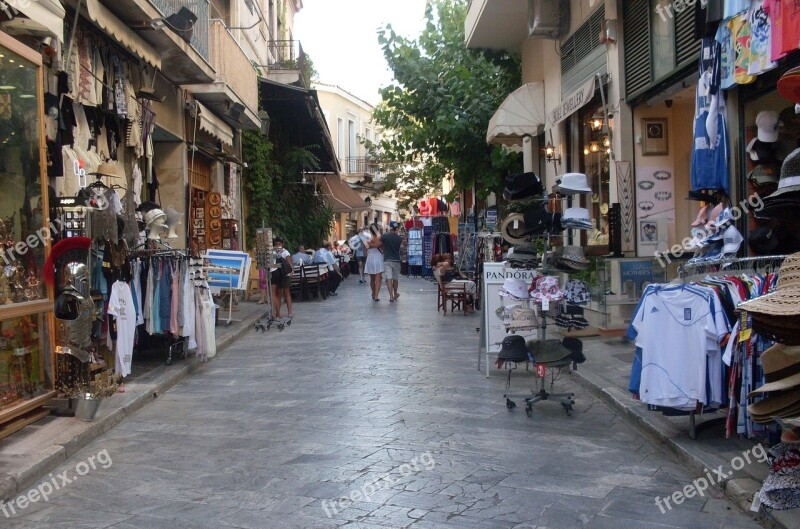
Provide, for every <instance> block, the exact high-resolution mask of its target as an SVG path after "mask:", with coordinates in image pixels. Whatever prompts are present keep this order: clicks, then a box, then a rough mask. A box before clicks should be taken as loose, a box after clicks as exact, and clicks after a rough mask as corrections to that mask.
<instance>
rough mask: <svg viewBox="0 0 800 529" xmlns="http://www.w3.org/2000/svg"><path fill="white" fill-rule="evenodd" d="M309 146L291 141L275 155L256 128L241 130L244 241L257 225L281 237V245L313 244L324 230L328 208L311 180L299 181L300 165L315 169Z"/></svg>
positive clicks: (328, 221) (326, 232) (323, 236)
mask: <svg viewBox="0 0 800 529" xmlns="http://www.w3.org/2000/svg"><path fill="white" fill-rule="evenodd" d="M314 147H315V146H314V145H310V146H308V147H306V148H304V147H294V148H291V149H289V150H288V151H286V152H285V153H284V154H283V155H282V156H281V155H279V154H278V153H277V152H276V149H275V148H274V146H273V144H272V143H270V142H269V141H267V139H266V138H265V137H264V136H262V135H261V134H260V133H259V132H257V131H243V132H242V154H243V156H244V161H246V162H247V169H246V170H245V173H244V175H243V178H244V180H243V185H244V189H245V192H246V198H247V206H248V209H247V238H248V247H252V246H253V242H254V241H253V239H254V238H255V235H256V230H257V229H258V228H260V227H262V226H268V227H271V228H272V229H273V234H274V235H276V236H277V235H280V236H282V237H283V238H284V239H286V247H287V248H291V247H294V246H297V245H299V244H303V245H305V246H308V247H310V248H317V247H318V246H319V245H320V243H321V242H322V241H324V240H325V239H326V238H327V237H328V235H330V232H331V227H332V224H333V210H332V209H331V207H330V205H328V204H327V203H326V202H325V199H324V197H323V195H321V194H319V193H315V189H314V186H313V185H303V184H301V178H302V174H303V171H315V170H318V169H319V160H317V157H316V156H314V154H313V153H312V152H311V151H310V149H312V148H314Z"/></svg>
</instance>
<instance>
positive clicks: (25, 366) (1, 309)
mask: <svg viewBox="0 0 800 529" xmlns="http://www.w3.org/2000/svg"><path fill="white" fill-rule="evenodd" d="M40 57H41V55H40V54H38V53H36V52H35V51H34V50H30V49H29V48H26V47H25V46H22V45H20V44H19V43H18V42H17V41H15V40H13V39H11V38H10V37H7V36H6V35H5V34H3V33H2V32H0V185H2V189H3V192H2V194H0V252H2V260H1V261H0V438H2V437H3V436H4V435H5V434H6V433H7V432H13V431H15V430H14V428H15V426H14V421H26V420H28V419H29V418H30V414H38V415H35V416H34V418H35V417H39V416H42V415H44V414H47V412H44V411H41V410H38V411H33V410H36V408H37V406H41V405H42V404H43V403H44V402H45V401H46V400H47V399H49V398H50V397H51V396H52V394H53V393H52V392H51V391H49V390H50V389H51V388H52V380H53V365H52V357H51V356H50V353H51V348H50V342H49V340H47V339H46V337H47V336H48V333H47V331H46V327H47V321H48V313H49V311H51V310H52V301H50V299H49V297H48V293H47V290H46V289H45V287H44V284H43V281H42V275H43V265H44V260H45V256H46V255H45V254H46V252H45V250H46V246H47V245H48V244H49V241H50V240H51V237H52V236H54V235H55V233H53V232H51V231H50V230H49V229H47V224H48V218H47V211H46V208H47V205H48V204H47V200H46V196H44V194H43V192H44V190H45V189H46V188H45V187H44V184H45V182H43V175H44V168H45V163H46V161H45V159H43V157H42V155H43V152H44V149H43V146H44V137H43V136H42V130H43V127H42V125H43V123H42V121H41V119H42V110H41V109H42V108H44V102H43V100H42V92H41V88H42V87H41V78H40V76H41V72H40V69H41V63H40ZM45 125H46V127H47V130H52V128H53V127H55V124H54V123H50V122H48V123H45ZM20 418H21V419H20ZM17 424H21V423H19V422H18V423H17ZM9 425H10V426H9Z"/></svg>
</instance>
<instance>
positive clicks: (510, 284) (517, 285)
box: [500, 277, 530, 299]
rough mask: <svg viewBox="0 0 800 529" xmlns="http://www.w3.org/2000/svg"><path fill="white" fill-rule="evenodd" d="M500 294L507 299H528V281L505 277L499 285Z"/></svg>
mask: <svg viewBox="0 0 800 529" xmlns="http://www.w3.org/2000/svg"><path fill="white" fill-rule="evenodd" d="M500 296H501V297H504V298H509V299H528V298H529V297H530V296H529V295H528V283H527V282H526V281H525V280H524V279H512V278H510V277H507V278H506V279H505V281H503V286H502V287H500Z"/></svg>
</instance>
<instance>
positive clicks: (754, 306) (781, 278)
mask: <svg viewBox="0 0 800 529" xmlns="http://www.w3.org/2000/svg"><path fill="white" fill-rule="evenodd" d="M736 310H744V311H747V312H749V313H752V314H765V315H770V316H797V315H800V253H795V254H792V255H790V256H788V257H787V258H786V259H784V261H783V264H781V267H780V270H779V272H778V285H777V287H776V288H775V291H773V292H770V293H769V294H765V295H763V296H760V297H758V298H756V299H753V300H750V301H745V302H744V303H742V304H740V305H739V306H738V307H737V308H736Z"/></svg>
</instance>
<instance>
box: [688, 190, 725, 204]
mask: <svg viewBox="0 0 800 529" xmlns="http://www.w3.org/2000/svg"><path fill="white" fill-rule="evenodd" d="M686 200H696V201H698V202H716V201H717V200H716V196H715V195H714V193H712V192H710V191H689V196H688V197H686Z"/></svg>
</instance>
